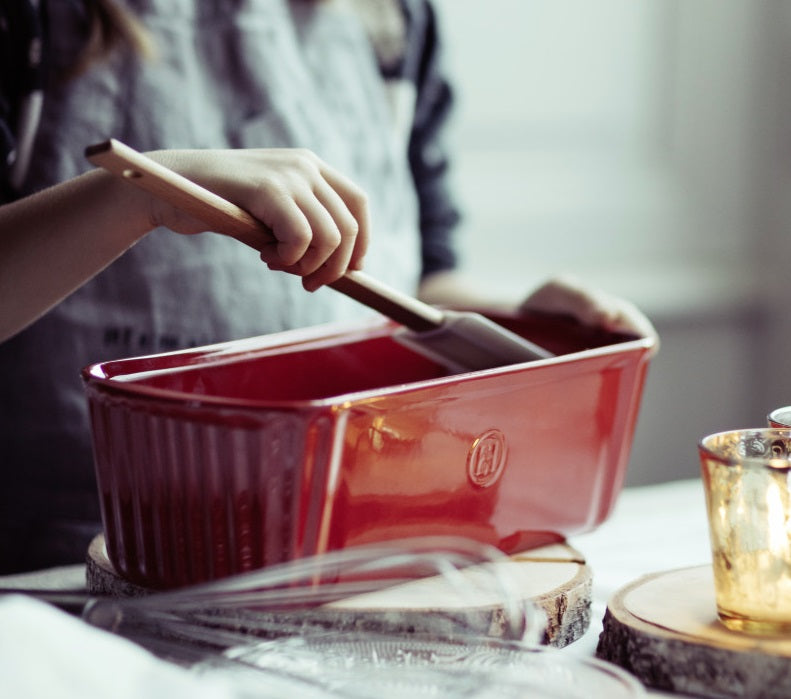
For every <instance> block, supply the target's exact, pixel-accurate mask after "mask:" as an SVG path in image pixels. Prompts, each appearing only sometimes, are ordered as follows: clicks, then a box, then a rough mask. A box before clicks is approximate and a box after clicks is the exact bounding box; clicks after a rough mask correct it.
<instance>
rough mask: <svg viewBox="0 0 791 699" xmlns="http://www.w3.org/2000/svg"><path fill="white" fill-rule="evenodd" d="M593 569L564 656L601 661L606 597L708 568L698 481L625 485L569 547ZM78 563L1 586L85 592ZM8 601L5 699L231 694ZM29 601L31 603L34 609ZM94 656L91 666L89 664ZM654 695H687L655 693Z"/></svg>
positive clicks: (49, 611) (1, 606)
mask: <svg viewBox="0 0 791 699" xmlns="http://www.w3.org/2000/svg"><path fill="white" fill-rule="evenodd" d="M569 543H570V544H571V545H572V546H574V547H575V548H577V549H578V550H579V551H580V552H581V553H582V554H583V555H584V556H585V558H586V559H587V561H588V563H589V564H590V566H591V567H592V569H593V574H594V581H593V602H592V621H591V626H590V629H589V630H588V632H587V633H586V634H585V636H583V637H582V638H581V639H579V640H578V641H576V642H575V643H573V644H571V645H570V646H568V647H566V648H564V649H563V650H562V651H561V652H562V653H564V654H569V655H579V656H593V655H594V654H595V650H596V644H597V642H598V637H599V634H600V632H601V629H602V623H601V622H602V618H603V616H604V612H605V609H606V605H607V601H608V599H609V598H610V597H611V596H612V595H613V594H614V593H615V592H616V591H617V590H618V589H620V588H621V587H623V586H624V585H627V584H628V583H631V582H633V581H634V580H636V579H637V578H639V577H641V576H643V575H645V574H648V573H654V572H659V571H663V570H672V569H675V568H683V567H687V566H695V565H700V564H702V563H708V562H709V560H710V552H709V542H708V530H707V523H706V516H705V508H704V499H703V491H702V486H701V483H700V481H698V480H688V481H677V482H671V483H666V484H661V485H654V486H644V487H640V488H627V489H625V490H624V491H623V493H622V494H621V496H620V498H619V500H618V503H617V505H616V507H615V510H614V512H613V514H612V515H611V517H610V518H609V519H608V520H607V521H606V522H605V523H604V524H602V525H601V526H600V527H599V528H598V529H596V530H595V531H594V532H591V533H588V534H585V535H581V536H578V537H575V538H574V539H572V540H571V541H570V542H569ZM83 578H84V572H83V570H82V568H81V567H80V566H76V567H69V568H64V569H56V570H53V571H47V572H42V573H40V574H36V575H32V576H21V577H20V576H15V577H6V578H0V588H2V587H6V588H8V587H53V586H61V587H63V586H65V587H75V586H76V587H79V586H80V585H81V584H82V580H83ZM11 602H12V598H9V597H5V598H0V678H1V679H0V694H2V696H4V697H6V696H7V697H15V696H19V697H22V696H24V697H37V696H42V697H48V698H52V699H77V698H78V697H79V699H94V697H96V699H98V698H99V697H104V696H107V688H108V684H107V683H108V682H110V683H112V684H111V685H110V686H112V687H113V692H112V695H113V696H114V697H130V698H131V697H142V696H146V697H160V696H161V697H167V699H174V698H175V697H179V696H185V697H187V696H189V697H202V696H207V697H209V696H210V697H212V699H221V698H222V697H226V696H230V694H229V693H228V692H227V687H222V686H212V684H211V683H210V682H207V681H205V680H201V681H200V682H199V683H196V682H195V679H196V678H194V677H193V676H192V675H190V674H189V673H187V672H185V671H182V670H181V669H180V668H176V667H175V666H169V665H167V664H166V663H163V662H162V661H159V660H155V659H153V657H151V658H148V657H146V655H145V654H141V653H138V652H137V651H138V649H137V647H133V646H131V644H128V643H127V642H126V641H125V640H124V639H121V638H119V637H116V636H111V635H109V634H106V633H104V632H100V631H97V630H96V629H93V628H92V627H88V626H87V625H85V624H83V623H82V622H81V621H80V620H79V619H77V618H76V617H73V616H70V615H68V614H66V613H64V612H60V611H59V610H56V609H54V608H51V607H49V606H46V605H43V604H41V603H36V604H35V605H34V603H33V602H30V601H28V600H20V599H19V598H16V604H11ZM26 603H27V604H26ZM87 659H90V661H88V660H87ZM648 695H649V696H651V697H681V696H682V695H679V694H672V695H671V694H665V693H661V692H656V691H651V690H649V691H648Z"/></svg>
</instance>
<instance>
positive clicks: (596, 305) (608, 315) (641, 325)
mask: <svg viewBox="0 0 791 699" xmlns="http://www.w3.org/2000/svg"><path fill="white" fill-rule="evenodd" d="M521 309H522V310H534V311H542V312H546V313H560V314H565V315H570V316H573V317H574V318H576V319H577V320H578V321H579V322H581V323H583V324H584V325H590V326H598V327H602V328H605V329H606V330H610V331H613V332H625V333H633V334H636V335H639V336H641V337H654V338H657V339H658V336H657V332H656V329H655V328H654V326H653V324H652V323H651V321H650V320H648V318H647V317H646V316H645V315H644V314H643V313H642V311H640V310H639V309H638V308H637V306H635V305H634V304H633V303H631V302H630V301H627V300H626V299H622V298H620V297H617V296H613V295H612V294H609V293H607V292H605V291H602V290H601V289H597V288H594V287H590V286H588V285H585V284H583V283H581V282H580V281H579V280H577V279H575V278H572V277H559V278H556V279H553V280H551V281H549V282H547V283H546V284H543V285H542V286H541V287H539V288H538V289H537V290H536V291H534V292H533V293H532V294H530V296H528V297H527V299H525V301H524V302H523V303H522V305H521Z"/></svg>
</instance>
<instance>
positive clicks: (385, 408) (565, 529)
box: [83, 316, 653, 588]
mask: <svg viewBox="0 0 791 699" xmlns="http://www.w3.org/2000/svg"><path fill="white" fill-rule="evenodd" d="M495 320H497V321H498V322H501V323H502V324H504V325H507V326H508V327H510V328H511V329H512V330H515V331H516V332H519V333H520V334H522V335H523V336H525V337H527V338H529V339H531V340H533V341H534V342H537V343H538V344H541V345H543V346H545V347H547V348H548V349H550V350H552V351H553V352H555V353H557V354H558V355H559V356H557V357H555V358H552V359H547V360H541V361H537V362H531V363H526V364H517V365H512V366H508V367H503V368H498V369H491V370H488V371H481V372H473V373H468V374H459V375H454V376H448V375H447V374H446V373H445V371H444V370H443V369H442V368H441V367H439V366H438V365H436V364H434V363H433V362H431V361H430V360H427V359H424V358H423V357H421V356H419V355H416V354H414V353H413V352H412V351H411V350H409V349H406V348H404V347H402V346H401V345H399V344H398V343H396V342H395V341H394V340H393V339H392V334H393V332H394V329H395V326H394V325H393V324H391V323H389V322H385V321H383V322H374V323H370V324H367V325H362V326H360V325H357V326H353V327H349V326H344V327H340V326H332V327H330V326H325V327H322V328H314V329H312V330H300V331H291V332H286V333H280V334H275V335H268V336H262V337H259V338H251V339H248V340H242V341H238V342H230V343H226V344H222V345H214V346H211V347H204V348H198V349H195V350H188V351H182V352H173V353H168V354H161V355H155V356H149V357H140V358H131V359H124V360H119V361H112V362H106V363H103V364H96V365H93V366H90V367H87V368H86V369H85V370H84V371H83V378H84V380H85V385H86V391H87V395H88V400H89V404H90V409H91V419H92V429H93V437H94V453H95V460H96V471H97V476H98V482H99V488H100V492H101V497H102V516H103V519H104V526H105V536H106V541H107V547H108V552H109V554H110V557H111V560H112V561H113V563H114V565H115V566H116V567H117V569H118V570H119V572H121V574H122V575H124V576H125V577H126V578H127V579H129V580H131V581H134V582H136V583H138V584H142V585H145V586H149V587H157V588H162V587H174V586H180V585H184V584H189V583H195V582H200V581H203V580H209V579H214V578H218V577H223V576H226V575H230V574H233V573H237V572H242V571H246V570H251V569H254V568H258V567H261V566H265V565H269V564H273V563H277V562H281V561H284V560H289V559H293V558H297V557H301V556H306V555H311V554H314V553H318V552H322V551H326V550H331V549H338V548H343V547H346V546H351V545H355V544H361V543H365V542H372V541H381V540H387V539H395V538H402V537H412V536H420V535H442V534H452V535H464V536H467V537H470V538H472V539H476V540H478V541H482V542H485V543H489V544H494V545H496V546H498V547H499V548H501V549H503V550H504V551H506V552H514V551H519V550H525V549H527V548H530V547H533V546H538V545H541V544H544V543H547V542H550V541H558V540H562V539H563V538H564V537H566V536H568V535H571V534H576V533H580V532H583V531H586V530H590V529H592V528H593V527H595V526H596V525H598V524H599V523H600V522H602V521H603V520H604V519H605V518H606V517H607V515H608V514H609V512H610V510H611V508H612V506H613V504H614V502H615V499H616V497H617V494H618V492H619V491H620V489H621V486H622V483H623V478H624V475H625V470H626V467H627V462H628V458H629V451H630V448H631V442H632V435H633V432H634V427H635V422H636V418H637V413H638V407H639V402H640V397H641V393H642V387H643V382H644V378H645V373H646V369H647V366H648V363H649V358H650V355H651V350H652V347H653V340H650V339H630V338H626V337H622V336H615V335H607V334H605V333H602V332H591V331H590V330H586V329H584V328H582V327H581V326H578V325H576V324H574V323H571V322H568V321H564V320H560V319H557V318H555V319H551V318H549V317H544V316H535V317H532V318H526V319H515V318H504V317H498V318H495Z"/></svg>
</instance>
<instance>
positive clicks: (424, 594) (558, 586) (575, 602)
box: [87, 535, 592, 648]
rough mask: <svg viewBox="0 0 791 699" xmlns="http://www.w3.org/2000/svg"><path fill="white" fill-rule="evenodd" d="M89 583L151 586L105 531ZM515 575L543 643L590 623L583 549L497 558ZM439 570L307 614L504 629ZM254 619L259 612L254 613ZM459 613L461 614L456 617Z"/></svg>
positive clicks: (99, 591) (498, 615)
mask: <svg viewBox="0 0 791 699" xmlns="http://www.w3.org/2000/svg"><path fill="white" fill-rule="evenodd" d="M87 563H88V566H87V583H88V590H89V592H90V593H91V594H93V595H109V596H113V597H139V596H141V595H147V594H150V593H151V592H152V591H151V590H148V589H146V588H143V587H139V586H137V585H133V584H132V583H129V582H127V581H126V580H124V579H123V578H122V577H121V576H120V575H119V574H118V573H117V572H116V571H115V569H114V568H113V565H112V563H111V562H110V560H109V558H108V556H107V550H106V548H105V544H104V537H103V535H99V536H97V537H96V538H95V539H94V540H93V542H92V543H91V546H90V548H89V550H88V557H87ZM497 565H498V566H506V567H507V568H508V570H507V571H505V572H506V573H507V574H508V575H509V576H511V578H512V579H514V580H516V581H517V583H518V585H519V590H520V591H521V593H522V595H523V599H524V600H526V601H531V602H533V603H534V604H536V605H537V606H538V607H540V608H541V609H543V610H544V612H545V613H546V615H547V619H548V624H547V630H546V633H545V634H544V638H543V641H542V642H543V643H544V644H546V645H551V646H555V647H558V648H561V647H563V646H566V645H568V644H569V643H572V642H573V641H575V640H577V639H578V638H580V637H581V636H582V635H583V634H584V633H585V631H587V629H588V627H589V625H590V616H591V589H592V574H591V569H590V567H589V566H588V565H587V564H586V563H585V560H584V558H583V557H582V556H581V554H580V553H579V552H578V551H576V550H575V549H573V548H572V547H571V546H568V545H566V544H553V545H551V546H545V547H542V548H538V549H533V550H531V551H527V552H524V553H521V554H516V555H514V556H511V557H510V558H509V559H508V560H507V561H503V562H502V563H498V564H497ZM448 588H449V586H448V583H447V581H445V580H444V579H442V578H441V577H435V578H425V579H421V580H416V581H414V582H410V583H407V584H405V585H399V586H396V587H393V588H389V589H387V590H381V591H378V592H375V593H369V594H366V595H359V596H356V597H354V598H353V599H349V600H344V601H343V602H335V603H332V604H329V605H326V606H325V607H322V608H321V611H320V613H319V612H316V611H312V612H311V618H312V620H314V621H315V620H316V619H317V618H319V623H320V624H321V625H322V626H324V627H327V628H333V629H337V630H343V629H356V630H366V631H381V632H420V631H430V632H431V633H447V634H452V632H453V630H454V624H458V622H459V620H460V619H461V620H463V621H469V622H471V623H474V624H475V626H476V628H480V627H481V626H482V625H483V626H487V627H488V629H489V630H488V635H489V636H492V637H500V636H503V635H504V632H505V629H506V625H507V621H508V620H507V618H506V614H505V613H504V610H503V607H502V605H501V604H500V603H499V602H497V600H496V599H494V600H492V599H489V600H484V599H481V600H480V604H478V603H477V602H478V601H477V600H476V603H474V604H472V605H470V603H469V602H470V600H469V599H466V598H465V599H464V600H459V599H458V595H457V594H454V593H453V591H452V590H449V589H448ZM258 616H259V618H260V616H261V615H260V614H259V615H258ZM462 618H463V619H462Z"/></svg>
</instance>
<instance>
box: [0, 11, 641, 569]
mask: <svg viewBox="0 0 791 699" xmlns="http://www.w3.org/2000/svg"><path fill="white" fill-rule="evenodd" d="M0 20H2V21H0V46H2V47H4V48H3V49H2V50H0V68H2V70H0V96H1V97H2V100H0V148H2V149H3V150H2V151H0V155H3V156H5V157H4V163H5V166H4V170H2V171H0V185H1V186H2V197H3V199H2V202H3V203H2V205H1V206H0V309H1V312H0V396H2V400H0V435H2V457H1V461H2V467H0V469H1V470H0V474H1V475H0V478H2V480H3V486H2V488H0V573H11V572H16V571H22V570H32V569H37V568H43V567H47V566H53V565H59V564H65V563H72V562H77V561H81V560H83V559H84V557H85V553H86V550H87V546H88V543H89V541H90V539H91V538H92V537H93V536H94V535H95V534H96V533H97V532H98V531H99V530H100V528H101V525H100V522H99V511H98V497H97V494H96V487H95V481H94V475H93V465H92V464H93V461H92V453H91V444H90V427H89V423H88V416H87V406H86V401H85V398H84V394H83V389H82V386H81V382H80V378H79V370H80V368H82V367H83V366H85V365H87V364H89V363H92V362H95V361H105V360H109V359H112V358H115V357H121V356H130V355H135V354H149V353H153V352H158V351H166V350H172V349H177V348H182V347H190V346H197V345H204V344H210V343H215V342H219V341H224V340H229V339H234V338H241V337H247V336H253V335H260V334H263V333H269V332H275V331H279V330H283V329H287V328H291V327H301V326H308V325H313V324H317V323H326V322H331V321H338V320H343V319H352V318H359V317H362V316H363V315H364V314H365V313H368V311H367V310H366V309H364V308H363V307H362V306H360V305H359V304H357V303H355V302H353V301H351V300H350V299H346V298H345V297H343V296H342V295H340V294H337V293H335V292H333V291H332V290H331V289H326V288H323V287H325V285H326V284H327V283H329V282H332V281H333V280H335V279H337V278H338V277H339V276H340V275H341V274H343V273H344V272H345V271H346V270H347V269H359V268H361V267H363V263H364V267H365V270H366V271H367V272H368V273H370V274H371V275H373V276H375V277H377V278H379V279H381V280H382V281H384V282H386V283H388V284H391V285H392V286H394V287H396V288H399V289H401V290H404V291H408V292H410V293H418V295H419V296H420V297H421V298H422V299H423V300H425V301H428V302H430V303H442V304H448V305H459V306H476V307H479V308H481V307H484V306H485V305H487V304H489V305H493V304H494V303H495V301H493V300H491V299H486V298H485V296H484V295H482V294H481V293H480V291H479V290H475V289H474V288H473V287H472V286H471V285H470V284H469V282H468V281H467V280H464V279H462V277H461V275H460V273H459V272H458V269H457V268H458V254H457V251H456V249H455V239H454V230H455V228H456V225H457V223H458V221H459V218H460V213H459V210H458V207H457V205H456V203H455V201H454V198H453V195H452V191H451V188H450V186H449V184H448V168H449V159H448V155H447V148H446V145H445V143H444V140H443V138H444V137H443V134H444V131H445V124H446V122H447V119H448V116H449V112H450V108H451V105H452V101H453V100H452V91H451V88H450V85H449V83H448V80H447V78H446V77H445V74H444V70H443V66H442V61H441V42H440V35H439V31H438V27H437V20H436V17H435V14H434V11H433V9H432V6H431V4H430V2H428V1H427V0H402V1H399V0H356V1H354V0H346V1H345V2H337V1H336V0H292V1H291V2H289V1H288V0H239V1H238V2H230V1H229V0H202V1H201V2H200V3H197V2H191V1H190V0H146V1H145V2H143V0H128V2H127V3H126V4H125V5H120V4H118V2H117V1H116V0H82V1H79V2H78V1H75V2H69V3H64V2H46V0H38V2H37V1H36V0H14V1H13V2H7V3H4V5H3V7H2V8H0ZM2 32H5V34H3V33H2ZM110 136H112V137H116V138H118V139H119V140H121V141H124V142H125V143H127V144H129V145H130V146H132V147H134V148H136V149H138V150H141V151H145V152H147V153H148V154H149V155H150V156H151V157H152V158H154V159H156V160H158V161H159V162H161V163H163V164H165V165H167V166H169V167H171V168H173V169H174V170H176V171H177V172H180V173H181V174H184V175H185V176H187V177H189V178H190V179H192V180H194V181H196V182H197V183H199V184H201V185H203V186H205V187H206V188H208V189H210V190H212V191H214V192H216V193H218V194H220V195H221V196H223V197H225V198H227V199H229V200H231V201H233V202H234V203H236V204H238V205H239V206H241V207H242V208H245V209H246V210H248V211H249V212H250V213H252V214H253V215H254V216H255V217H256V218H258V219H260V220H261V221H263V222H264V223H265V224H267V225H268V226H269V227H270V228H271V229H272V230H273V232H274V234H275V237H276V239H277V242H276V243H275V244H264V243H263V242H262V244H261V246H260V248H259V249H258V250H257V251H252V250H250V249H249V247H248V246H245V245H241V244H239V242H238V241H236V240H233V237H232V235H226V234H224V232H223V231H221V230H220V231H215V232H214V233H212V232H209V231H206V228H207V226H206V225H205V224H203V223H202V222H201V221H199V220H197V219H195V218H193V217H191V216H189V215H188V214H186V213H184V212H183V211H180V210H178V209H176V208H174V207H173V206H170V205H168V204H165V203H163V202H161V201H158V200H156V199H154V198H152V197H151V196H150V195H148V194H145V193H143V192H142V191H140V190H138V189H136V188H134V187H132V186H130V185H129V184H128V183H126V182H122V181H120V180H118V179H116V178H114V177H113V176H111V175H109V174H108V173H105V172H103V171H100V170H96V169H92V168H91V166H90V164H89V163H88V162H87V161H86V159H85V157H84V149H85V147H86V146H88V145H90V144H92V143H96V142H99V141H102V140H104V139H106V138H108V137H110ZM174 233H175V234H174ZM203 233H206V234H205V235H204V234H203ZM215 233H216V234H215ZM262 261H263V263H264V264H263V265H262ZM266 267H268V268H269V269H268V270H267V269H266ZM284 272H285V273H284ZM306 290H307V291H310V292H313V293H306ZM524 307H529V308H539V309H544V310H549V311H552V312H562V313H571V314H574V315H576V316H577V317H578V318H580V319H581V320H582V321H583V322H587V323H595V324H600V325H606V326H608V327H610V328H612V329H625V330H633V331H635V332H640V333H646V332H651V331H652V329H651V327H650V323H649V322H648V321H647V319H645V317H644V316H642V314H641V313H640V312H639V311H638V310H637V309H636V308H634V306H632V305H631V304H629V303H628V302H626V301H624V300H621V299H617V298H614V297H612V296H609V295H605V294H603V293H602V292H595V293H592V292H591V291H590V290H589V289H587V288H586V287H585V286H583V285H580V284H578V283H576V282H570V281H569V280H562V279H561V280H552V281H550V282H549V283H548V284H546V285H544V286H543V287H541V288H539V289H538V290H537V291H536V292H535V293H534V294H532V295H531V296H529V297H528V299H527V300H526V301H525V303H524Z"/></svg>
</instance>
